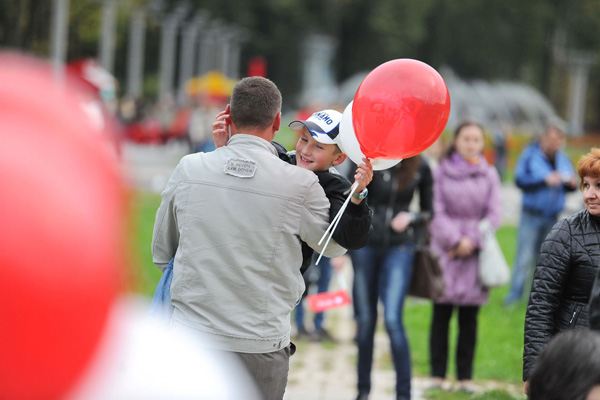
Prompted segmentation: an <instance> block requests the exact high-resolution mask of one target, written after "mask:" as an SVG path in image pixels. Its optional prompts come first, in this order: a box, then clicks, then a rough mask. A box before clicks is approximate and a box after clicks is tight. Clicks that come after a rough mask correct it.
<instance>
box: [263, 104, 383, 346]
mask: <svg viewBox="0 0 600 400" xmlns="http://www.w3.org/2000/svg"><path fill="white" fill-rule="evenodd" d="M341 118H342V114H341V113H340V112H338V111H335V110H322V111H317V112H315V113H313V114H312V115H311V116H310V117H309V118H307V119H306V120H305V121H292V122H291V123H290V124H289V127H290V129H292V130H295V131H301V132H300V136H299V138H298V143H297V144H296V150H295V151H291V152H286V151H285V149H284V148H283V146H281V145H279V144H278V143H275V142H272V143H273V145H275V148H276V149H277V152H278V153H279V156H280V158H281V159H283V160H285V161H288V162H290V163H292V164H296V165H297V166H299V167H301V168H306V169H309V170H311V171H313V172H314V173H315V174H316V175H317V177H318V178H319V183H320V184H321V186H322V187H323V190H324V191H325V195H326V196H327V198H328V199H329V202H330V203H331V207H330V220H332V219H333V218H334V217H335V216H336V215H337V213H338V211H339V209H340V208H341V207H342V205H343V203H344V201H345V200H346V197H347V196H348V193H349V191H350V187H351V183H350V182H349V181H348V180H347V179H346V178H345V177H343V176H341V175H340V174H339V173H338V172H337V171H336V169H335V168H334V167H335V166H337V165H340V164H341V163H343V162H344V161H345V160H346V154H345V153H343V152H342V151H341V150H340V148H339V146H338V144H337V141H336V140H337V136H338V135H339V126H340V121H341ZM286 157H287V158H286ZM364 161H365V163H363V164H361V165H360V166H359V167H358V169H357V171H356V175H355V179H356V180H357V182H358V181H359V180H361V178H363V177H366V178H367V182H370V181H371V178H372V177H373V168H372V166H371V163H370V162H369V161H368V160H367V159H365V160H364ZM367 184H368V183H367ZM366 195H367V189H366V188H364V189H363V188H362V187H361V186H359V187H358V188H357V190H356V191H355V194H354V195H353V196H352V199H351V202H350V203H349V204H348V207H347V208H346V210H345V212H344V214H343V216H342V219H341V221H340V223H339V225H338V227H337V228H336V230H335V232H334V234H333V239H334V240H335V241H336V242H337V243H338V244H340V245H341V246H343V247H345V248H347V249H349V250H356V249H359V248H361V247H363V246H364V245H365V244H366V241H367V236H368V233H369V232H370V230H371V229H372V228H371V211H370V209H369V207H368V205H367V204H366V202H364V201H363V199H364V198H365V197H366ZM302 255H303V263H302V268H301V270H302V272H303V273H304V271H305V270H306V269H307V268H308V267H309V266H310V263H311V259H312V257H311V256H312V255H313V250H312V249H311V248H310V247H309V246H308V245H306V244H304V243H303V244H302ZM318 268H319V278H318V281H317V288H318V292H319V293H321V292H325V291H327V289H328V286H329V281H330V279H331V274H332V270H331V266H330V264H329V259H327V258H325V259H322V260H321V262H320V263H319V265H318ZM306 281H307V279H306V275H305V282H306ZM307 286H308V282H307ZM305 294H306V293H305ZM302 307H303V305H302V302H300V303H299V304H298V305H297V306H296V318H295V321H296V327H297V337H298V338H302V337H307V338H309V339H310V340H314V341H321V340H330V341H333V340H335V339H334V338H333V337H332V336H331V334H330V333H329V332H328V331H327V330H326V329H325V328H324V327H323V319H324V316H323V313H317V314H315V318H314V326H315V331H314V332H311V333H309V332H308V331H307V330H306V329H305V327H304V310H303V308H302Z"/></svg>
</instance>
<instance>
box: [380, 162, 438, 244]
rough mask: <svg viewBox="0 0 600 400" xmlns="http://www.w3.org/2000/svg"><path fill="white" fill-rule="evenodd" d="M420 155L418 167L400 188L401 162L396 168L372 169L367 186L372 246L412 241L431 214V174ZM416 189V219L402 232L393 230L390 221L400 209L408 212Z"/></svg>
mask: <svg viewBox="0 0 600 400" xmlns="http://www.w3.org/2000/svg"><path fill="white" fill-rule="evenodd" d="M417 157H418V158H419V166H418V169H417V171H416V173H415V175H414V176H413V177H412V180H411V181H410V182H408V183H407V184H406V185H405V187H404V188H403V189H400V190H399V189H398V178H397V176H398V173H399V170H400V168H402V163H400V164H398V165H397V166H395V167H392V168H389V169H386V170H383V171H375V173H374V174H373V180H372V181H371V183H370V184H369V186H368V189H369V205H370V206H371V209H372V210H373V234H371V235H370V236H369V241H368V244H369V245H371V246H382V247H387V246H398V245H401V244H404V243H407V242H409V243H411V242H412V243H414V242H415V241H416V238H417V236H418V233H417V232H416V230H417V229H419V228H421V229H423V227H424V223H425V222H427V221H429V220H430V219H431V218H432V216H433V177H432V174H431V169H430V168H429V164H428V163H427V161H426V160H425V159H424V158H423V157H421V156H417ZM415 191H416V192H417V193H418V194H419V212H418V213H417V214H415V220H414V221H413V222H412V223H411V225H410V226H409V228H408V229H407V230H406V231H404V232H395V231H394V230H393V229H392V227H391V225H390V222H391V220H392V218H393V217H394V216H396V215H397V214H398V213H399V212H400V211H409V206H410V203H411V201H412V198H413V195H414V194H415Z"/></svg>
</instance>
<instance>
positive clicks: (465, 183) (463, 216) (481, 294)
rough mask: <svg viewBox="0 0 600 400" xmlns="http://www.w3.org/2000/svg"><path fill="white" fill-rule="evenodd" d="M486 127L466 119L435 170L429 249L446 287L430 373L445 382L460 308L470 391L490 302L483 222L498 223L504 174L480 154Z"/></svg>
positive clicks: (460, 360)
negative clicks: (482, 255)
mask: <svg viewBox="0 0 600 400" xmlns="http://www.w3.org/2000/svg"><path fill="white" fill-rule="evenodd" d="M483 140H484V132H483V127H482V126H481V125H479V124H477V123H474V122H471V121H466V122H463V123H461V124H460V125H459V126H458V128H457V129H456V131H455V132H454V137H453V140H452V144H451V146H450V148H449V150H448V152H447V153H446V155H445V156H444V158H443V159H442V161H441V162H440V164H439V165H438V167H437V168H436V170H435V171H434V175H433V182H434V184H433V187H434V196H433V199H434V208H433V209H434V218H433V220H432V222H431V225H430V231H431V248H432V249H433V251H435V252H436V253H437V254H438V255H439V256H440V263H441V266H442V270H443V273H444V281H445V284H446V291H445V294H444V296H443V297H442V298H440V299H437V300H436V301H435V303H434V305H433V320H432V323H431V333H430V338H429V351H430V364H431V375H432V377H433V379H434V381H435V383H436V384H437V385H439V386H442V384H443V382H444V379H445V378H446V366H447V363H448V326H449V323H450V318H451V317H452V312H453V310H454V309H455V308H457V309H458V326H459V333H458V343H457V348H456V373H457V380H458V381H459V388H460V389H462V390H464V391H472V389H473V386H472V383H471V378H472V376H473V358H474V355H475V343H476V338H477V313H478V311H479V307H480V306H481V305H483V304H485V303H487V301H488V289H487V288H486V287H484V286H482V285H481V284H480V283H479V280H478V276H477V275H478V274H477V266H478V265H477V264H478V252H479V249H480V248H481V245H482V235H481V234H480V232H479V228H478V224H479V222H480V221H481V220H482V219H484V218H486V219H488V220H489V221H490V223H491V225H492V226H493V227H494V228H497V227H498V226H499V225H500V178H499V176H498V173H497V172H496V169H495V168H494V167H493V166H491V165H489V164H488V163H487V162H486V160H485V158H484V157H483V155H482V150H483Z"/></svg>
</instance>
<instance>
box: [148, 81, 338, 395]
mask: <svg viewBox="0 0 600 400" xmlns="http://www.w3.org/2000/svg"><path fill="white" fill-rule="evenodd" d="M228 109H229V114H230V120H229V121H227V122H228V123H229V125H230V128H231V139H229V141H228V143H227V146H223V147H221V148H218V149H217V150H215V151H213V152H210V153H196V154H191V155H188V156H185V157H184V158H183V159H182V160H181V162H180V163H179V165H178V166H177V168H176V169H175V171H174V172H173V175H172V176H171V178H170V179H169V182H168V183H167V186H166V188H165V190H164V192H163V193H162V202H161V205H160V208H159V209H158V212H157V214H156V222H155V226H154V234H153V238H152V256H153V261H154V263H155V264H156V265H157V266H158V267H159V268H161V269H163V268H164V267H165V266H166V265H167V263H168V262H169V260H170V259H171V258H172V257H173V256H175V262H174V268H173V283H172V286H171V303H172V305H173V307H174V311H173V317H172V324H173V325H174V326H176V327H178V326H179V327H186V328H188V329H191V330H193V331H194V332H197V333H198V334H200V335H202V339H203V340H204V341H205V342H206V343H207V344H206V345H207V346H208V347H211V348H214V349H217V350H222V351H226V352H233V353H236V354H238V355H239V357H240V358H241V359H242V360H243V362H244V363H245V365H246V366H247V368H248V370H249V372H250V373H251V374H252V375H253V377H254V378H255V380H256V383H257V385H258V386H259V388H260V389H261V390H262V392H263V394H264V399H278V400H280V399H282V398H283V394H284V391H285V386H286V383H287V374H288V370H289V356H290V355H291V354H290V353H291V348H290V313H291V311H292V310H293V308H294V306H295V305H296V304H297V302H298V301H299V300H300V298H301V296H302V293H303V291H304V280H303V279H302V275H301V274H300V268H299V267H300V265H301V263H302V252H301V241H304V242H306V243H307V244H308V245H309V246H310V247H312V248H313V249H315V250H317V251H321V250H322V249H321V247H320V246H319V245H318V241H319V240H320V238H321V236H322V235H323V233H324V232H325V230H326V229H327V226H328V222H329V201H328V200H327V198H326V197H325V193H324V191H323V189H322V187H321V186H320V185H319V182H318V180H317V177H316V175H315V174H314V173H312V172H311V171H309V170H306V169H302V168H298V167H296V166H293V165H290V164H288V163H286V162H284V161H282V160H280V159H279V157H278V156H277V152H276V150H275V148H274V147H273V146H272V145H271V143H270V142H271V140H272V139H273V137H274V136H275V133H276V132H277V131H278V130H279V126H280V124H281V94H280V92H279V90H278V89H277V87H276V86H275V84H273V82H271V81H270V80H268V79H265V78H260V77H251V78H244V79H242V80H241V81H240V82H238V83H237V85H236V86H235V88H234V90H233V94H232V96H231V105H230V106H228ZM343 253H345V249H344V248H342V247H341V246H339V245H338V244H337V243H334V242H330V243H329V245H328V247H327V250H326V251H325V253H324V255H325V256H328V257H335V256H339V255H342V254H343Z"/></svg>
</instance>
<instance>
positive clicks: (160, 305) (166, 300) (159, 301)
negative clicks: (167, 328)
mask: <svg viewBox="0 0 600 400" xmlns="http://www.w3.org/2000/svg"><path fill="white" fill-rule="evenodd" d="M173 261H174V258H171V261H169V264H168V265H167V266H166V267H165V269H164V271H163V274H162V276H161V278H160V281H158V285H157V286H156V291H155V292H154V297H153V298H152V303H150V310H149V311H148V316H149V317H154V318H159V319H165V320H166V321H170V319H171V314H172V313H173V306H172V305H171V282H172V281H173Z"/></svg>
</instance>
